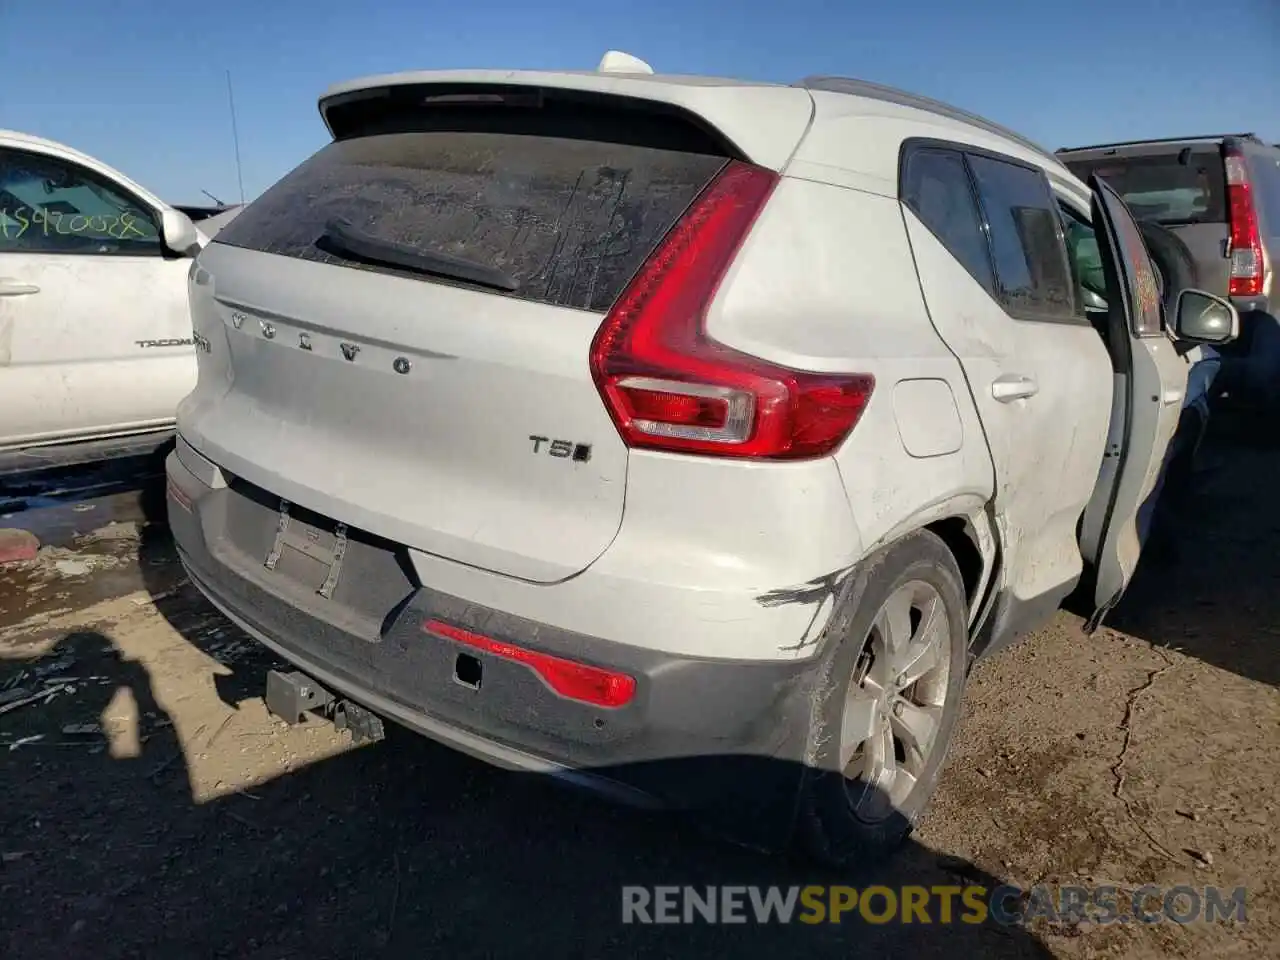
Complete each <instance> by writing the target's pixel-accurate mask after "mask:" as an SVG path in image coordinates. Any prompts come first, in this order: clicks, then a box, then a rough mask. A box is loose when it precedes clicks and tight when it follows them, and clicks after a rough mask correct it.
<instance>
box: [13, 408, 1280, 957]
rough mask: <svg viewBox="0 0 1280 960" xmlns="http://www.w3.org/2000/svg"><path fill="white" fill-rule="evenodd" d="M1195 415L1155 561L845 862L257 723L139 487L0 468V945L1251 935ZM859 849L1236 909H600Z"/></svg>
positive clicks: (1224, 573) (882, 943) (1242, 469)
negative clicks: (1173, 520) (833, 912)
mask: <svg viewBox="0 0 1280 960" xmlns="http://www.w3.org/2000/svg"><path fill="white" fill-rule="evenodd" d="M1215 429H1216V430H1217V434H1218V435H1217V436H1216V437H1215V438H1214V439H1215V447H1216V450H1217V452H1218V453H1219V454H1220V455H1221V456H1222V458H1223V462H1222V464H1221V465H1220V466H1219V467H1218V468H1217V469H1216V470H1214V471H1213V472H1212V473H1210V474H1208V475H1206V476H1205V477H1204V478H1203V479H1202V481H1201V491H1200V495H1199V497H1198V498H1197V500H1196V501H1195V505H1196V507H1197V509H1198V511H1199V512H1198V513H1197V514H1196V515H1195V516H1188V517H1186V518H1185V529H1184V530H1183V531H1182V536H1181V543H1182V545H1183V555H1182V557H1181V560H1180V562H1179V563H1178V564H1176V565H1174V566H1154V565H1145V566H1144V568H1143V569H1142V570H1140V572H1139V576H1138V578H1137V579H1136V581H1135V584H1134V585H1133V587H1132V588H1131V590H1130V593H1129V595H1128V596H1127V597H1126V599H1125V601H1124V603H1123V605H1122V607H1121V608H1120V609H1119V610H1118V611H1116V613H1115V614H1114V615H1113V616H1112V618H1111V619H1110V620H1109V626H1108V627H1107V628H1106V629H1104V630H1102V631H1100V632H1099V633H1097V634H1095V635H1094V636H1093V637H1092V638H1086V637H1084V636H1083V634H1082V633H1081V632H1080V630H1079V624H1078V621H1077V620H1075V619H1074V618H1071V617H1069V616H1067V615H1065V614H1064V615H1061V616H1060V617H1059V618H1058V619H1057V620H1055V621H1054V623H1052V624H1051V625H1050V626H1048V627H1047V628H1046V629H1044V630H1042V631H1040V632H1039V633H1037V634H1035V635H1034V636H1032V637H1030V638H1029V639H1027V640H1026V641H1025V642H1024V643H1022V644H1021V645H1019V646H1018V647H1016V648H1014V649H1013V650H1012V651H1010V652H1008V653H1007V654H1004V655H1001V656H999V657H997V658H995V659H993V660H992V661H990V662H988V663H985V664H982V665H980V666H979V667H978V669H977V670H976V671H975V673H974V675H973V677H972V680H971V683H970V686H969V691H968V695H967V702H966V711H965V719H964V722H963V726H962V729H961V733H960V736H959V740H958V742H957V744H956V746H955V748H954V750H953V753H952V754H951V759H950V761H949V764H948V769H947V772H946V774H945V776H944V779H943V784H942V787H941V789H940V792H939V794H938V797H937V799H936V802H935V805H934V806H933V808H932V811H931V813H930V815H929V816H928V817H927V819H926V820H925V822H924V823H923V824H922V826H921V828H920V830H919V831H918V833H917V834H916V836H915V838H914V840H913V841H911V842H910V843H909V844H908V845H907V847H906V848H905V849H904V850H903V852H902V854H901V856H900V857H898V858H897V859H896V860H895V861H894V862H893V863H891V864H889V865H888V866H887V867H883V868H880V869H879V870H876V871H873V872H870V873H866V874H862V875H859V876H855V877H834V876H831V875H830V874H824V873H823V872H821V871H816V870H815V869H814V868H812V867H810V866H807V865H804V864H800V863H795V862H790V861H785V860H782V859H779V858H770V857H765V856H761V855H759V854H756V853H752V852H749V851H747V850H744V849H741V848H738V847H734V846H730V845H727V844H724V843H722V842H719V841H716V840H712V839H709V838H707V837H705V836H704V835H702V834H701V833H698V832H696V831H693V830H690V829H689V828H688V827H687V826H685V825H683V824H679V823H675V822H673V821H671V820H670V819H668V818H664V817H662V816H659V815H654V814H639V813H636V812H633V811H630V810H623V809H616V808H613V807H610V806H608V805H606V804H604V803H602V802H600V801H597V800H594V799H592V798H589V797H584V796H579V795H578V794H575V793H572V792H569V791H566V790H564V789H562V788H558V787H555V786H552V785H548V784H546V783H544V782H542V781H540V780H537V779H534V778H529V777H525V776H520V775H515V774H509V773H502V772H499V771H495V770H492V769H490V768H488V767H486V766H484V765H482V764H480V763H478V762H475V761H472V760H470V759H467V758H465V757H462V756H460V755H457V754H455V753H452V752H451V751H449V750H446V749H444V748H441V747H438V746H436V745H434V744H432V743H429V742H427V741H425V740H423V739H420V738H418V737H415V736H413V735H411V734H408V733H404V732H401V731H398V730H397V729H395V728H390V729H389V731H388V737H387V739H386V740H384V741H382V742H380V743H376V744H369V745H362V746H360V747H353V746H352V745H351V743H350V740H349V737H348V735H347V734H339V733H337V732H335V731H334V729H333V728H332V726H331V725H328V724H326V723H324V722H322V721H314V722H310V723H307V724H304V725H302V726H298V727H288V726H286V725H284V724H283V723H281V722H280V721H278V720H275V719H273V718H271V717H270V716H269V715H268V714H267V712H266V710H265V708H264V706H263V703H262V699H261V693H262V685H263V675H264V673H265V671H266V669H268V667H269V666H271V665H273V661H272V659H271V658H270V657H268V656H266V655H264V654H263V652H262V651H261V650H260V649H259V648H258V647H257V646H256V645H255V644H254V643H253V642H252V641H250V640H248V639H247V638H246V637H244V636H243V635H242V634H240V633H239V632H238V631H237V630H236V629H235V628H234V627H232V626H231V625H230V624H228V623H227V622H226V621H225V620H224V619H223V618H222V617H221V616H219V615H218V614H217V613H216V612H215V611H213V610H212V609H211V608H210V607H209V606H208V605H206V604H205V603H204V601H203V600H202V599H201V597H200V596H199V595H198V594H197V593H196V592H195V590H194V589H193V588H192V587H191V586H190V585H189V584H187V583H186V582H185V580H184V578H183V577H182V573H181V570H180V569H179V567H178V565H177V564H176V562H175V560H174V556H173V553H172V546H171V544H170V543H169V542H168V540H167V538H166V534H165V531H164V529H163V526H162V525H157V524H154V523H147V522H146V521H147V515H148V514H151V515H153V516H154V492H153V493H152V494H149V496H151V497H152V500H151V501H150V502H147V501H146V498H144V502H142V503H141V504H140V503H139V501H138V498H137V497H135V496H131V495H129V494H121V493H118V492H114V490H112V491H110V492H109V494H108V495H107V496H105V497H97V498H96V499H94V498H90V499H88V500H85V501H83V502H76V503H62V504H60V505H59V503H58V502H57V501H56V498H55V499H53V500H49V501H46V500H44V499H40V498H36V499H33V500H31V502H30V504H29V505H30V506H32V507H34V509H30V510H22V509H21V507H22V506H23V505H24V504H22V503H18V502H17V501H11V502H10V504H9V507H8V508H0V510H2V509H13V510H15V511H17V512H14V513H12V514H10V515H9V516H8V517H7V518H5V519H3V520H0V526H27V527H30V528H31V529H33V530H36V531H37V532H38V533H39V534H40V536H41V537H42V540H43V541H44V542H45V543H46V544H51V545H49V546H46V547H45V548H44V549H43V550H42V551H41V554H40V555H39V556H38V557H37V559H36V560H35V561H34V562H32V563H29V564H26V565H21V566H12V567H6V568H3V569H0V711H3V712H0V787H2V788H3V792H4V799H3V804H2V805H0V855H2V856H0V954H2V955H3V956H5V957H13V958H41V957H50V958H55V957H56V958H59V960H65V958H68V957H82V956H83V957H89V956H92V957H95V958H107V957H164V958H166V960H179V958H186V957H213V956H217V957H237V958H241V957H243V958H277V960H285V958H299V960H300V958H304V957H305V958H329V957H333V958H345V957H379V956H388V957H427V956H448V957H497V956H535V957H539V956H590V957H601V956H627V957H637V958H641V957H655V958H656V957H693V956H706V957H719V956H730V955H732V956H737V957H745V958H751V957H757V956H759V957H765V956H777V955H780V954H781V955H790V953H791V952H792V951H796V952H799V951H803V952H806V953H808V954H809V955H813V956H818V957H827V956H830V957H837V956H839V957H847V956H861V955H866V956H923V957H930V956H939V957H941V956H948V957H949V956H974V957H1066V958H1086V957H1098V958H1120V957H1135V958H1143V957H1187V958H1192V957H1194V958H1200V957H1206V958H1207V957H1214V958H1219V957H1264V956H1280V948H1278V947H1276V946H1275V945H1274V944H1275V942H1276V939H1277V937H1278V936H1280V917H1278V915H1277V912H1276V899H1277V893H1278V892H1280V891H1278V890H1277V877H1280V850H1278V849H1277V841H1276V829H1275V827H1276V824H1277V823H1278V822H1280V817H1278V816H1277V809H1276V808H1277V804H1278V803H1280V798H1278V797H1277V789H1276V788H1277V784H1280V776H1278V772H1280V756H1278V754H1280V693H1278V692H1277V686H1278V684H1280V660H1278V659H1277V656H1276V646H1275V645H1276V642H1277V639H1280V551H1277V549H1276V546H1275V544H1276V543H1277V536H1278V535H1280V501H1278V500H1277V499H1276V498H1275V497H1273V496H1271V495H1270V494H1268V493H1267V490H1268V487H1269V481H1270V479H1272V478H1274V477H1275V476H1276V475H1277V474H1280V448H1277V447H1276V446H1274V445H1272V446H1265V445H1258V444H1256V443H1255V444H1250V443H1248V442H1246V437H1247V435H1248V434H1247V432H1246V431H1243V430H1238V429H1237V430H1234V431H1233V430H1232V429H1231V427H1230V426H1229V425H1227V426H1217V425H1215ZM1272 432H1273V433H1274V431H1272ZM3 499H4V498H3V497H0V500H3ZM24 692H25V693H27V694H28V695H30V694H32V693H35V694H39V697H38V699H35V700H32V701H30V702H21V701H22V693H24ZM15 704H16V705H15ZM749 788H750V787H749V784H748V785H744V789H749ZM869 882H875V883H885V884H889V885H893V884H903V883H908V884H923V885H926V886H931V885H936V884H956V883H964V882H977V883H983V884H986V885H988V886H990V887H994V886H995V885H997V884H999V883H1001V882H1004V883H1013V884H1016V885H1019V886H1021V887H1023V888H1027V887H1030V886H1032V885H1034V884H1038V883H1044V884H1080V885H1090V884H1092V885H1097V884H1107V885H1112V886H1115V887H1118V888H1121V889H1122V890H1125V891H1133V890H1136V889H1137V888H1139V887H1141V886H1142V885H1144V884H1158V885H1161V886H1162V887H1164V888H1169V887H1172V886H1175V885H1178V884H1188V885H1191V886H1194V887H1197V888H1203V887H1204V886H1206V885H1218V886H1222V887H1226V888H1228V889H1232V888H1235V887H1239V886H1244V887H1247V889H1248V900H1247V917H1248V919H1247V922H1246V923H1244V924H1240V923H1222V922H1217V923H1205V922H1199V923H1191V924H1185V925H1180V924H1176V923H1172V922H1167V921H1166V922H1161V923H1155V924H1142V923H1116V924H1097V923H1089V922H1083V923H1076V922H1072V921H1059V922H1053V921H1051V920H1045V919H1044V918H1041V919H1038V920H1036V921H1035V922H1034V923H1032V924H1030V925H1029V926H1026V927H1009V926H1000V925H996V924H987V925H983V926H964V925H951V926H947V927H943V926H939V925H933V926H925V925H920V924H915V925H900V924H889V925H883V926H875V925H869V924H865V923H845V924H843V925H838V926H833V925H824V926H819V927H800V926H796V925H790V926H777V925H775V926H770V927H758V926H755V925H753V924H748V925H744V926H715V927H713V926H706V925H698V926H650V927H636V926H624V925H623V924H622V923H621V922H620V888H621V886H622V885H623V884H695V885H705V884H729V883H736V884H761V885H765V884H781V885H788V884H808V883H852V884H856V885H865V884H866V883H869ZM1268 944H1271V946H1268Z"/></svg>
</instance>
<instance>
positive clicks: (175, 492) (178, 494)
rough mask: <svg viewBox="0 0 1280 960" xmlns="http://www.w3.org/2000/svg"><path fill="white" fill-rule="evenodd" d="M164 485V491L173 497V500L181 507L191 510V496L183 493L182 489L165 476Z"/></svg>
mask: <svg viewBox="0 0 1280 960" xmlns="http://www.w3.org/2000/svg"><path fill="white" fill-rule="evenodd" d="M164 486H165V491H166V492H167V493H168V494H169V496H170V497H172V498H173V500H174V501H175V502H176V503H177V504H178V506H180V507H182V509H184V510H187V511H190V510H191V508H192V503H191V498H190V497H188V496H187V495H186V494H185V493H183V492H182V490H181V489H180V488H179V487H178V485H177V484H176V483H174V482H173V480H172V479H168V478H166V480H165V484H164Z"/></svg>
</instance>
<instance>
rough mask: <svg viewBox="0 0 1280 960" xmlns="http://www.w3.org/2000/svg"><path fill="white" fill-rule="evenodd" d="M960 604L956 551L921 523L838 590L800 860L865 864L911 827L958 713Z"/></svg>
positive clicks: (964, 650)
mask: <svg viewBox="0 0 1280 960" xmlns="http://www.w3.org/2000/svg"><path fill="white" fill-rule="evenodd" d="M965 611H966V603H965V592H964V586H963V581H962V579H961V575H960V570H959V567H958V566H957V564H956V561H955V558H954V557H953V556H952V554H951V551H950V550H949V549H948V548H947V546H946V544H945V543H944V542H943V541H942V540H941V539H940V538H939V537H937V536H935V535H934V534H932V533H930V532H928V531H920V532H918V533H915V534H913V535H911V536H909V537H907V538H906V539H904V540H902V541H900V542H898V543H897V544H895V545H893V546H892V547H889V548H887V549H886V550H885V551H883V552H882V553H881V554H880V555H879V556H877V557H876V558H874V559H873V560H872V561H870V562H869V563H867V564H866V565H865V566H864V567H862V568H861V569H860V570H859V572H858V573H857V574H856V575H855V576H854V577H853V578H852V580H851V582H850V583H849V584H848V585H847V586H846V588H845V590H844V591H843V592H842V596H841V599H840V601H839V604H838V605H837V608H836V611H835V613H834V614H833V616H832V620H831V626H830V627H829V628H828V630H829V634H828V636H829V638H830V642H829V649H828V650H827V651H826V652H825V654H824V661H823V666H822V669H821V671H820V677H821V679H820V681H819V683H818V685H817V689H816V690H815V694H814V697H813V702H812V705H811V712H810V721H809V742H808V748H807V755H806V767H807V768H808V769H807V770H806V774H805V778H804V784H803V787H802V789H801V799H800V804H799V810H798V820H797V827H798V829H797V838H798V839H799V841H800V843H801V845H802V846H803V848H804V850H805V852H806V853H807V854H808V855H809V856H811V857H813V858H815V859H817V860H819V861H821V862H823V863H826V864H829V865H833V866H845V865H848V864H851V863H854V862H866V861H868V860H872V859H877V858H880V857H883V856H885V855H887V854H888V853H890V852H891V851H893V850H894V849H895V848H896V847H897V846H898V845H899V844H900V843H902V842H903V841H904V840H905V839H906V838H907V836H908V835H909V834H910V832H911V830H912V829H913V828H914V826H915V823H916V821H917V820H918V818H919V817H920V815H921V814H922V813H923V811H924V809H925V807H926V806H927V804H928V802H929V800H930V799H931V798H932V795H933V792H934V789H935V787H936V785H937V780H938V776H939V774H940V772H941V770H942V766H943V762H944V760H945V757H946V753H947V750H948V748H949V747H950V743H951V739H952V735H953V734H954V731H955V726H956V721H957V720H958V718H959V715H960V702H961V698H962V696H963V692H964V685H965V679H966V674H967V671H968V665H969V643H968V632H967V627H966V623H967V620H966V616H965ZM863 734H866V736H865V737H864V736H863Z"/></svg>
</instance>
